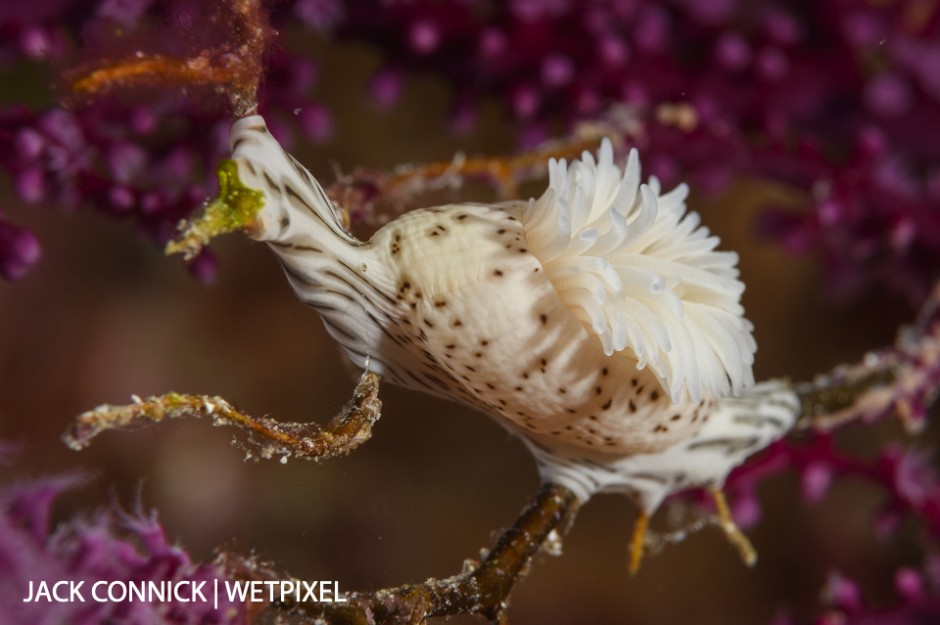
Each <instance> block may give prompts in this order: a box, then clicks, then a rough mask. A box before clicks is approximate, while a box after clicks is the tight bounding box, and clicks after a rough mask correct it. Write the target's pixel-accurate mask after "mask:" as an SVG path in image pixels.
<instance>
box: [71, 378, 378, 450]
mask: <svg viewBox="0 0 940 625" xmlns="http://www.w3.org/2000/svg"><path fill="white" fill-rule="evenodd" d="M379 381H380V378H379V375H378V374H376V373H373V372H371V371H366V372H364V373H363V374H362V376H361V377H360V378H359V383H358V384H357V385H356V390H355V392H354V393H353V397H352V399H351V400H350V401H349V403H347V404H346V406H344V407H343V409H342V411H341V412H340V413H339V414H338V415H337V416H336V417H334V418H333V420H332V421H331V422H330V423H329V425H328V426H327V427H326V428H323V429H321V428H320V426H318V425H317V424H315V423H282V422H279V421H276V420H274V419H271V418H269V417H252V416H249V415H247V414H245V413H243V412H241V411H240V410H238V409H237V408H235V407H233V406H232V405H231V404H230V403H228V402H227V401H225V400H224V399H222V398H221V397H210V396H208V395H182V394H179V393H168V394H166V395H161V396H159V397H148V398H147V399H145V400H136V401H135V402H134V403H132V404H127V405H123V406H111V405H107V404H106V405H103V406H99V407H97V408H95V409H93V410H89V411H88V412H85V413H83V414H81V415H79V416H78V418H77V419H76V420H75V423H74V424H73V425H72V427H71V428H70V429H69V431H67V432H66V433H65V434H64V435H63V437H62V438H63V440H64V441H65V443H66V445H68V446H69V447H70V448H72V449H75V450H80V449H83V448H85V447H87V446H88V445H89V444H90V443H91V440H92V439H93V438H94V437H96V436H97V435H99V434H101V433H102V432H105V431H107V430H115V429H128V428H133V427H137V426H140V425H144V424H147V423H159V422H160V421H163V420H164V419H181V418H204V419H209V420H211V421H212V423H213V424H214V425H227V426H233V427H236V428H238V429H239V430H241V431H243V432H244V433H245V434H246V436H245V437H244V440H236V443H235V444H236V446H237V447H239V448H240V449H243V450H244V451H245V452H246V453H247V454H248V456H249V457H255V456H260V457H262V458H280V459H281V461H282V462H286V461H287V460H288V459H290V458H302V459H305V460H315V461H320V460H325V459H327V458H333V457H336V456H341V455H346V454H348V453H349V452H350V451H352V450H353V449H355V448H356V447H358V446H359V445H361V444H362V443H364V442H365V441H367V440H368V439H369V438H370V437H371V435H372V427H373V426H374V425H375V423H376V421H378V419H379V417H380V415H381V410H382V402H381V401H380V400H379V397H378V393H379Z"/></svg>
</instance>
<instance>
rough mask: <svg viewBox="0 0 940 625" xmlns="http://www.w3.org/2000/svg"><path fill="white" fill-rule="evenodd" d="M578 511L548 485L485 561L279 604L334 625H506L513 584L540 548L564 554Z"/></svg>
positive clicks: (562, 491)
mask: <svg viewBox="0 0 940 625" xmlns="http://www.w3.org/2000/svg"><path fill="white" fill-rule="evenodd" d="M577 509H578V499H577V497H576V496H575V494H574V493H572V492H571V491H570V490H568V489H567V488H565V487H564V486H559V485H557V484H546V485H544V486H542V488H541V490H540V491H539V493H538V495H536V497H535V498H534V499H533V500H532V502H531V503H529V505H528V506H527V507H526V508H525V510H523V512H522V514H521V515H520V516H519V518H518V520H517V521H516V522H515V524H514V525H513V526H512V527H511V528H509V529H507V530H506V531H505V532H503V534H502V535H501V536H500V537H499V540H498V541H497V542H496V546H495V547H494V548H493V549H492V551H490V552H489V553H487V554H486V556H485V557H484V558H483V561H482V562H480V563H476V562H470V561H468V562H466V563H465V565H464V571H463V572H461V573H460V574H458V575H455V576H453V577H449V578H447V579H442V580H438V579H429V580H427V581H426V582H424V583H422V584H406V585H404V586H399V587H397V588H389V589H383V590H377V591H375V592H357V593H350V594H349V595H347V596H346V597H345V598H346V600H347V603H313V602H307V603H293V604H283V605H280V606H276V607H279V608H281V609H285V610H287V611H288V612H289V613H292V614H296V615H299V616H302V617H305V618H309V619H311V621H312V622H317V623H322V622H324V621H325V622H327V623H329V624H330V625H367V624H368V625H374V624H376V623H384V624H388V625H392V624H394V625H399V624H401V625H405V624H407V625H418V624H419V623H424V622H425V621H426V620H427V619H428V618H430V617H433V616H453V615H456V614H480V615H483V616H485V617H486V618H488V619H489V620H490V621H491V622H494V623H505V621H506V612H505V610H506V607H507V605H508V599H509V592H510V591H511V590H512V587H513V585H514V584H515V583H516V582H517V581H518V580H519V579H520V578H522V577H523V576H524V575H525V574H526V572H527V570H528V567H529V565H530V563H531V562H532V559H533V558H534V557H535V555H536V554H537V553H538V552H539V550H540V549H544V550H545V551H547V552H548V553H551V554H552V555H558V554H559V553H560V541H561V537H562V535H563V534H564V533H565V532H566V531H567V529H568V527H569V526H570V524H571V521H573V520H574V516H575V514H576V513H577Z"/></svg>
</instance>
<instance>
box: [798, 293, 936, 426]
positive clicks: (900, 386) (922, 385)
mask: <svg viewBox="0 0 940 625" xmlns="http://www.w3.org/2000/svg"><path fill="white" fill-rule="evenodd" d="M938 387H940V283H938V284H937V285H935V286H934V289H933V291H932V292H931V294H930V296H929V297H928V298H927V300H926V302H925V303H924V305H923V306H922V307H921V311H920V314H919V315H918V318H917V320H916V321H915V322H914V323H913V324H912V325H910V326H905V327H902V328H901V330H900V331H899V332H898V338H897V340H896V341H895V344H894V345H893V346H892V347H889V348H886V349H881V350H877V351H872V352H869V353H868V354H866V355H865V356H864V358H863V359H862V361H861V362H858V363H853V364H851V365H842V366H839V367H836V368H835V369H833V370H832V371H831V372H830V373H827V374H825V375H820V376H817V377H816V379H815V380H813V381H812V382H807V383H804V384H799V385H797V387H796V389H797V392H798V393H799V395H800V397H801V399H802V403H803V414H802V415H801V417H800V420H799V422H798V423H797V428H798V429H812V430H816V431H829V430H832V429H835V428H837V427H839V426H841V425H843V424H846V423H849V422H854V421H865V422H871V421H874V420H876V419H879V418H881V417H883V416H886V415H887V414H889V413H892V412H895V413H896V414H897V415H898V417H899V418H900V419H901V421H902V423H904V425H905V426H906V427H907V429H908V430H910V431H919V430H920V429H921V428H922V427H923V425H924V423H925V419H926V414H927V408H928V407H929V406H930V405H932V404H933V402H934V401H935V400H936V397H937V393H938Z"/></svg>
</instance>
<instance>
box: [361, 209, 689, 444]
mask: <svg viewBox="0 0 940 625" xmlns="http://www.w3.org/2000/svg"><path fill="white" fill-rule="evenodd" d="M517 215H518V211H517V210H514V209H513V207H512V206H507V207H489V206H481V205H472V204H467V205H450V206H444V207H439V208H435V209H432V210H418V211H414V212H412V213H409V214H407V215H405V216H403V217H401V218H400V219H397V220H396V221H395V222H393V223H392V224H389V225H387V226H385V227H384V228H383V229H382V230H380V231H379V232H377V233H376V234H375V236H374V237H373V239H372V241H370V243H369V245H368V247H369V248H370V249H369V252H370V255H371V256H372V257H373V258H375V259H376V262H377V263H378V264H380V265H382V266H384V267H390V268H393V269H392V270H391V271H392V273H391V275H390V276H387V277H389V278H391V279H392V280H393V281H394V283H393V285H392V287H393V291H394V297H395V299H396V305H395V307H394V309H393V312H392V314H391V315H390V317H389V319H388V320H387V329H388V331H389V334H390V335H391V336H389V337H388V340H389V341H391V342H393V343H397V344H398V347H399V348H400V349H399V350H393V351H400V352H403V354H402V356H401V358H402V359H407V360H408V361H409V362H407V363H403V364H405V365H406V367H405V370H406V371H407V372H406V373H404V374H401V373H397V374H396V376H397V377H398V378H399V379H397V380H396V381H397V382H398V383H400V384H403V385H404V386H408V387H413V388H419V389H422V390H429V391H431V392H433V393H435V394H438V395H442V396H445V397H450V398H453V399H457V400H460V401H463V402H465V403H470V404H473V405H476V406H479V407H480V408H481V409H483V410H484V411H485V412H487V413H488V414H490V415H493V416H495V417H497V418H499V419H503V420H505V421H507V422H508V423H511V424H512V426H513V427H514V428H516V429H522V430H523V431H525V432H526V434H528V435H530V436H531V435H534V436H537V437H538V439H540V440H543V441H545V444H547V445H553V446H554V444H558V445H560V446H564V447H569V446H570V447H575V448H581V447H584V448H593V449H598V450H603V451H608V452H611V453H616V454H624V453H636V452H640V451H644V452H650V451H656V450H659V449H663V448H665V447H667V446H669V445H671V444H672V443H674V442H676V441H677V440H681V439H682V438H684V437H687V436H688V435H689V434H690V433H691V432H692V431H694V430H695V429H696V428H697V427H698V425H699V424H698V421H699V419H700V418H701V417H703V414H704V413H703V411H702V410H701V408H700V406H688V405H681V404H680V405H673V404H672V402H671V401H670V399H669V398H668V397H666V396H665V393H663V391H662V389H661V387H660V385H659V383H658V382H657V380H656V379H655V377H653V376H652V375H650V374H649V373H648V372H646V371H638V370H637V369H636V361H635V360H633V359H632V358H630V357H629V356H627V355H625V354H615V355H614V356H610V357H608V356H605V355H604V352H603V350H602V348H601V345H600V342H599V341H598V340H597V337H596V336H593V335H591V334H590V333H589V332H587V331H586V330H585V329H584V327H583V326H582V325H581V324H580V323H579V322H578V321H577V319H575V318H574V316H572V314H571V312H570V311H569V310H568V308H567V306H566V305H565V304H564V303H563V302H562V300H561V299H560V298H559V297H558V295H557V293H556V292H555V289H554V287H553V286H552V284H551V282H550V281H549V280H548V279H547V278H546V276H545V273H544V271H542V267H541V264H540V263H539V261H538V259H537V258H536V257H535V256H534V255H532V254H531V253H530V252H529V251H528V249H527V247H526V245H527V243H526V236H525V231H524V229H523V227H522V224H521V223H520V221H519V219H518V217H517ZM389 347H390V346H389ZM387 351H388V349H386V348H385V347H380V348H378V349H376V353H379V352H381V353H386V352H387ZM552 441H555V443H552Z"/></svg>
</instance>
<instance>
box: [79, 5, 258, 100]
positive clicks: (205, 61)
mask: <svg viewBox="0 0 940 625" xmlns="http://www.w3.org/2000/svg"><path fill="white" fill-rule="evenodd" d="M225 4H226V5H228V6H222V7H221V11H222V12H223V13H220V15H224V16H225V18H226V19H221V18H220V21H222V22H227V23H228V24H229V28H230V29H231V37H229V38H227V39H226V41H225V42H224V43H222V44H219V45H218V46H216V47H211V48H206V49H202V50H199V51H198V52H196V53H194V54H193V55H192V56H189V57H183V56H172V55H165V54H157V53H150V54H148V53H145V52H141V51H135V52H134V54H132V55H130V56H127V57H123V58H118V59H113V60H100V61H98V62H96V63H94V64H89V65H85V66H82V67H79V68H77V69H76V70H73V71H72V72H69V74H68V76H67V77H66V79H67V83H68V89H69V91H71V92H72V93H73V94H75V95H78V96H89V95H92V96H93V95H98V94H101V93H106V92H109V91H111V90H112V89H116V88H117V89H125V88H127V87H133V86H177V87H187V86H195V85H201V86H210V87H213V88H216V89H218V90H220V91H222V92H224V93H225V94H226V95H227V96H228V98H229V100H230V102H231V105H232V108H233V112H234V114H235V116H236V117H242V116H245V115H248V114H249V113H251V112H252V111H254V110H255V109H256V108H257V104H258V94H257V92H258V86H259V85H260V83H261V78H262V76H263V74H264V66H263V63H262V60H263V54H264V51H265V48H266V47H267V44H268V42H269V41H270V39H271V38H272V36H273V35H274V34H275V31H274V30H273V29H272V28H271V26H270V23H269V22H268V12H267V11H266V10H264V8H263V7H262V2H260V1H259V0H231V1H230V2H228V3H225Z"/></svg>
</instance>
